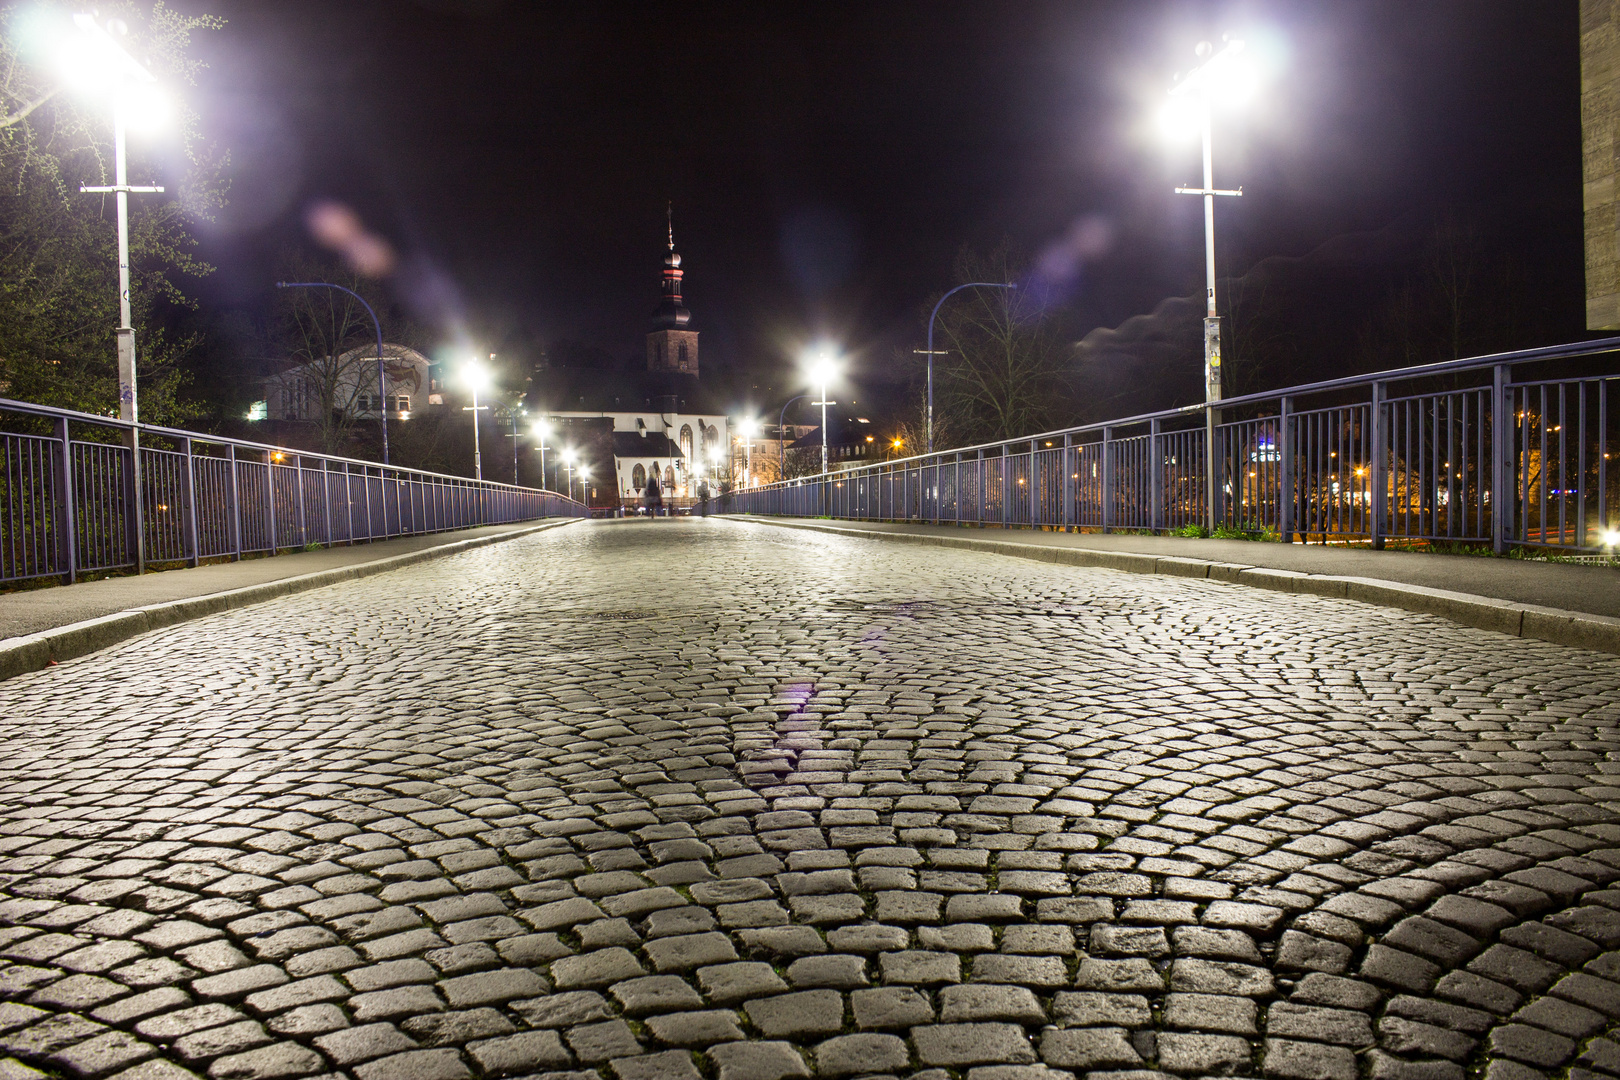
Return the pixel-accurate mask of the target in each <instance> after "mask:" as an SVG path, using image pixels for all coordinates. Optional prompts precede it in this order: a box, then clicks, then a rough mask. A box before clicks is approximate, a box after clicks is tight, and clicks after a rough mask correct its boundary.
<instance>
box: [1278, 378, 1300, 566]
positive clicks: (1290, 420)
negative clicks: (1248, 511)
mask: <svg viewBox="0 0 1620 1080" xmlns="http://www.w3.org/2000/svg"><path fill="white" fill-rule="evenodd" d="M1293 424H1294V399H1293V398H1291V397H1288V396H1286V395H1285V396H1284V397H1283V399H1282V411H1281V412H1280V413H1279V415H1278V418H1277V531H1278V532H1279V533H1281V534H1282V542H1283V543H1285V544H1291V543H1293V542H1294V484H1295V483H1296V481H1295V480H1294V435H1293V431H1292V428H1293Z"/></svg>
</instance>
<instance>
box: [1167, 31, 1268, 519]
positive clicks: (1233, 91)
mask: <svg viewBox="0 0 1620 1080" xmlns="http://www.w3.org/2000/svg"><path fill="white" fill-rule="evenodd" d="M1195 51H1196V53H1197V55H1198V56H1199V57H1200V58H1202V59H1203V60H1204V62H1203V63H1202V64H1200V65H1199V66H1198V67H1196V68H1194V69H1193V70H1192V71H1190V72H1188V73H1187V76H1186V78H1183V79H1181V80H1180V81H1178V82H1177V83H1176V85H1175V86H1173V87H1171V88H1170V97H1171V106H1172V107H1173V108H1175V107H1179V109H1180V110H1181V111H1182V113H1183V117H1184V119H1186V120H1190V121H1192V122H1195V123H1197V125H1198V127H1199V130H1200V132H1201V133H1202V135H1203V144H1204V186H1203V187H1196V188H1195V187H1178V188H1176V194H1178V195H1198V196H1201V197H1202V198H1203V200H1204V299H1205V309H1204V404H1205V408H1204V474H1205V493H1204V496H1205V498H1204V502H1205V510H1206V519H1207V520H1206V524H1207V526H1208V527H1209V528H1210V529H1211V530H1213V529H1214V528H1215V519H1216V516H1217V515H1216V509H1217V508H1216V500H1217V498H1218V497H1219V495H1220V480H1219V478H1218V476H1217V474H1216V467H1215V435H1216V429H1217V428H1218V427H1219V426H1220V416H1219V414H1218V412H1217V410H1216V408H1215V406H1216V404H1218V403H1219V402H1220V400H1221V319H1220V315H1219V313H1218V312H1217V310H1216V307H1215V196H1217V195H1223V196H1231V197H1233V198H1235V197H1237V196H1239V195H1242V194H1243V189H1242V188H1233V189H1222V188H1217V187H1216V186H1215V159H1214V155H1213V153H1212V151H1211V147H1210V111H1211V107H1212V106H1213V104H1214V103H1215V101H1216V100H1218V99H1221V98H1226V99H1233V98H1239V97H1242V96H1244V95H1246V94H1247V92H1248V91H1250V90H1251V89H1252V87H1253V83H1254V74H1253V70H1252V69H1251V68H1250V67H1249V66H1248V65H1247V64H1246V63H1245V61H1244V59H1243V42H1242V41H1237V40H1233V41H1228V42H1227V44H1226V47H1225V48H1224V49H1222V50H1221V51H1220V52H1218V53H1217V52H1215V51H1214V46H1213V45H1211V44H1210V43H1209V42H1207V41H1201V42H1199V43H1198V48H1197V49H1196V50H1195ZM1212 53H1213V55H1211V54H1212Z"/></svg>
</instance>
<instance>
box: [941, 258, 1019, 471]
mask: <svg viewBox="0 0 1620 1080" xmlns="http://www.w3.org/2000/svg"><path fill="white" fill-rule="evenodd" d="M1016 288H1018V285H1017V284H1016V283H1015V282H1011V281H970V282H968V283H967V284H966V285H958V286H957V287H956V288H954V289H952V290H951V291H950V292H948V293H946V294H945V295H944V296H942V297H940V298H939V303H937V304H935V305H934V313H933V314H932V315H930V316H928V419H927V424H926V426H927V428H928V452H929V453H930V454H932V453H933V452H934V357H936V356H938V355H940V354H939V353H936V352H935V351H934V320H935V319H936V318H938V317H939V309H940V308H942V307H944V306H945V301H947V300H949V299H950V298H951V297H953V296H955V295H956V294H957V293H959V292H961V291H962V290H963V289H1016Z"/></svg>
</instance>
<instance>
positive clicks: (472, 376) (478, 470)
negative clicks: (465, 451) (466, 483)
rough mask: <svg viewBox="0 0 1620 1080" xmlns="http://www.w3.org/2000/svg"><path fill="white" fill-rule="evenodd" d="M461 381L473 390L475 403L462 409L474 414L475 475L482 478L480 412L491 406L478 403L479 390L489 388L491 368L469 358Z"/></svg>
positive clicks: (482, 459) (462, 371) (462, 370)
mask: <svg viewBox="0 0 1620 1080" xmlns="http://www.w3.org/2000/svg"><path fill="white" fill-rule="evenodd" d="M461 381H462V382H463V383H465V384H466V385H467V388H468V389H469V390H471V391H472V397H473V403H472V404H471V405H470V406H469V405H463V406H462V407H461V411H462V412H470V413H472V414H473V476H474V477H475V478H476V479H479V480H482V479H483V478H484V455H483V453H482V452H481V451H480V450H479V448H478V414H479V412H480V411H482V410H483V409H487V408H489V406H488V405H480V404H478V391H479V390H483V389H488V387H489V383H490V376H489V369H488V368H486V367H485V366H484V365H483V364H480V363H479V362H478V361H477V360H469V361H467V365H466V366H465V367H463V368H462V369H461Z"/></svg>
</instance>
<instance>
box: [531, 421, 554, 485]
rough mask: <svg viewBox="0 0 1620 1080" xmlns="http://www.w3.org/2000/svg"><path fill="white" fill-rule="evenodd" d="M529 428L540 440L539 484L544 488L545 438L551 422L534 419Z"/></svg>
mask: <svg viewBox="0 0 1620 1080" xmlns="http://www.w3.org/2000/svg"><path fill="white" fill-rule="evenodd" d="M529 430H530V431H532V432H533V433H534V437H535V438H537V439H539V440H540V486H541V487H542V488H544V487H545V486H546V438H547V437H548V436H550V434H551V422H550V421H549V420H536V421H535V422H534V427H532V428H530V429H529Z"/></svg>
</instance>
